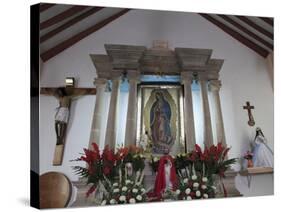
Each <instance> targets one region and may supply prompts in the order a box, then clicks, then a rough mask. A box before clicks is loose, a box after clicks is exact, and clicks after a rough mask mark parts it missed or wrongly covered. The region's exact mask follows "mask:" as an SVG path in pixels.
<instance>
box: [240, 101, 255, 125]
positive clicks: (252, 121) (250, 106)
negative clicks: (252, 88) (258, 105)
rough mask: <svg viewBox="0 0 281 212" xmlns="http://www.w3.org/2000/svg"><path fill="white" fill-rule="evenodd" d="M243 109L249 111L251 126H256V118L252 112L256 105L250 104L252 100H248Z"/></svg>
mask: <svg viewBox="0 0 281 212" xmlns="http://www.w3.org/2000/svg"><path fill="white" fill-rule="evenodd" d="M243 109H244V110H247V111H248V116H249V121H248V125H249V126H251V127H252V126H254V125H255V120H254V117H253V114H252V111H251V110H252V109H255V107H254V106H252V105H250V102H246V106H243Z"/></svg>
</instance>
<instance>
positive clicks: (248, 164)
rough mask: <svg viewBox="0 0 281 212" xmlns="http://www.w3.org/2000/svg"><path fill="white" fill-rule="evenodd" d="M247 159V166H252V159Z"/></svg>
mask: <svg viewBox="0 0 281 212" xmlns="http://www.w3.org/2000/svg"><path fill="white" fill-rule="evenodd" d="M247 161H248V162H247V167H248V168H252V167H253V166H254V163H253V160H252V159H248V160H247Z"/></svg>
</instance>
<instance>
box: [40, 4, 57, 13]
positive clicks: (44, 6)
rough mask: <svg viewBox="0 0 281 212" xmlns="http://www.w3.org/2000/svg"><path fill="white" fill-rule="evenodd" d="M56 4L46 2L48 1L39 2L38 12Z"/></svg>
mask: <svg viewBox="0 0 281 212" xmlns="http://www.w3.org/2000/svg"><path fill="white" fill-rule="evenodd" d="M55 5H56V4H48V3H41V4H40V13H42V12H44V11H46V10H48V9H50V8H51V7H53V6H55Z"/></svg>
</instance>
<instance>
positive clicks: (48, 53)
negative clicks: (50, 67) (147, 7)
mask: <svg viewBox="0 0 281 212" xmlns="http://www.w3.org/2000/svg"><path fill="white" fill-rule="evenodd" d="M128 11H130V9H124V10H122V11H120V12H118V13H116V14H115V15H112V16H110V17H108V18H106V19H104V20H103V21H101V22H99V23H97V24H95V25H93V26H91V27H89V28H88V29H86V30H84V31H82V32H80V33H78V34H76V35H74V36H73V37H71V38H69V39H67V40H65V41H63V42H61V43H59V44H58V45H56V46H55V47H53V48H51V49H49V50H47V51H46V52H44V53H42V54H41V55H40V56H41V59H42V60H43V61H44V62H46V61H47V60H49V59H51V58H52V57H54V56H56V55H57V54H59V53H60V52H62V51H64V50H65V49H67V48H69V47H71V46H72V45H74V44H75V43H77V42H79V41H80V40H82V39H83V38H85V37H87V36H88V35H90V34H92V33H94V32H96V31H98V30H99V29H101V28H103V27H104V26H106V25H107V24H109V23H110V22H112V21H114V20H115V19H117V18H119V17H120V16H122V15H124V14H125V13H127V12H128Z"/></svg>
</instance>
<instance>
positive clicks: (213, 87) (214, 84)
mask: <svg viewBox="0 0 281 212" xmlns="http://www.w3.org/2000/svg"><path fill="white" fill-rule="evenodd" d="M220 88H221V81H220V80H210V81H209V90H210V91H219V90H220Z"/></svg>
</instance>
